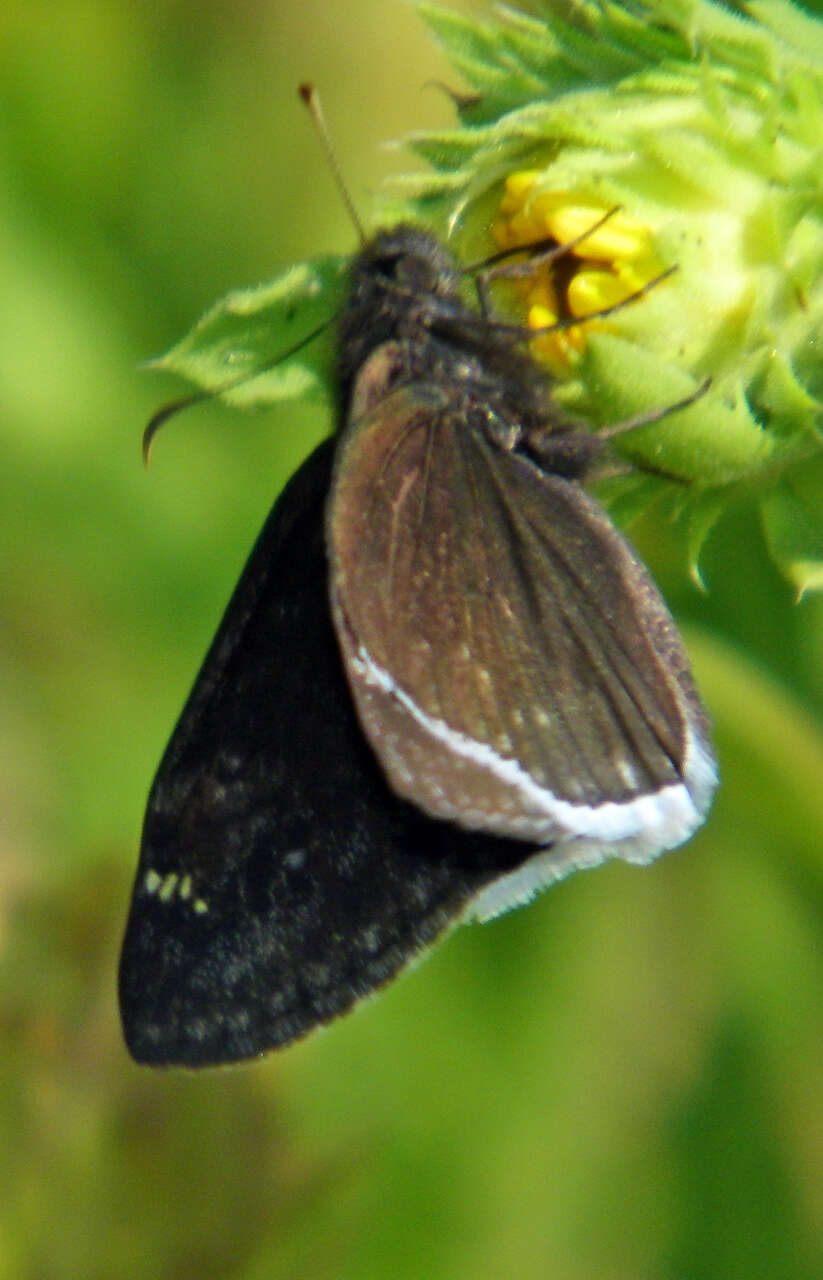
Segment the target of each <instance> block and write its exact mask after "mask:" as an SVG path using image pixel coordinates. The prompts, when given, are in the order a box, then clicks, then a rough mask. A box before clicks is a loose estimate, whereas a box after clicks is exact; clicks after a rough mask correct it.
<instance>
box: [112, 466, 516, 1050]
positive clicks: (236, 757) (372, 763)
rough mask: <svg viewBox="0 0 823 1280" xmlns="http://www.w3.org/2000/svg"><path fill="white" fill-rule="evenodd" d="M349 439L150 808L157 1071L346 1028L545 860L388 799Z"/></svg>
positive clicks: (126, 1004) (132, 946)
mask: <svg viewBox="0 0 823 1280" xmlns="http://www.w3.org/2000/svg"><path fill="white" fill-rule="evenodd" d="M333 451H334V444H333V442H331V441H328V442H326V443H325V444H323V445H321V446H320V447H319V448H318V449H317V450H316V452H315V453H314V454H313V455H312V457H311V458H309V460H308V461H307V462H306V463H304V465H303V466H302V467H301V469H300V470H299V471H298V473H297V474H296V475H295V476H294V478H293V479H292V481H291V482H290V484H289V485H288V486H287V488H286V489H285V491H284V493H283V494H282V496H281V497H280V499H279V500H278V502H277V503H276V505H275V507H274V509H273V511H272V513H271V515H270V517H269V519H268V521H267V523H266V525H265V526H264V528H263V531H262V533H261V535H260V538H259V540H258V542H257V545H256V547H255V549H254V551H253V553H252V555H251V557H250V559H249V562H248V564H247V566H246V568H245V571H244V573H243V576H242V578H241V580H240V583H239V585H238V587H237V590H236V591H235V594H234V596H233V598H232V600H231V602H230V604H229V607H228V609H227V611H226V614H225V617H224V619H223V621H222V623H221V626H220V629H219V631H218V633H217V636H216V638H215V640H214V643H213V645H212V647H211V650H210V652H209V654H208V655H207V658H206V661H205V663H204V665H203V668H202V670H201V672H200V675H199V676H198V679H197V681H196V683H195V686H194V690H193V692H192V694H191V696H190V698H189V701H188V704H187V705H186V707H185V710H184V711H183V714H182V716H181V719H180V722H179V724H178V725H177V728H176V729H175V732H174V734H173V736H172V739H171V742H170V743H169V746H168V749H167V751H166V754H165V756H164V758H163V760H162V763H161V765H160V768H159V771H158V774H157V777H156V779H155V782H154V786H153V788H152V792H151V796H150V798H149V803H148V810H147V813H146V820H145V827H144V832H143V842H142V849H141V854H140V862H139V866H138V870H137V879H136V883H135V888H134V895H133V899H132V905H131V913H130V916H129V921H128V926H127V929H126V936H125V940H124V943H123V952H122V959H121V964H120V1006H121V1012H122V1019H123V1026H124V1031H125V1036H126V1041H127V1043H128V1046H129V1049H130V1051H131V1053H132V1054H133V1056H134V1057H135V1058H136V1059H137V1060H138V1061H140V1062H147V1063H156V1064H164V1063H165V1064H171V1063H178V1064H186V1065H190V1066H198V1065H205V1064H208V1063H217V1062H228V1061H233V1060H237V1059H241V1058H246V1057H250V1056H252V1055H255V1054H258V1053H261V1052H263V1051H264V1050H266V1049H270V1048H273V1047H274V1046H278V1045H284V1044H287V1043H288V1042H289V1041H291V1040H293V1039H295V1038H296V1037H298V1036H301V1035H303V1034H304V1033H306V1032H307V1031H309V1030H311V1028H313V1027H315V1026H317V1025H318V1024H320V1023H323V1022H326V1021H328V1020H329V1019H330V1018H333V1017H335V1016H336V1015H338V1014H340V1013H343V1012H344V1011H345V1010H346V1009H348V1008H349V1007H350V1006H351V1005H352V1004H353V1003H354V1002H355V1001H357V1000H358V999H360V998H361V997H362V996H364V995H366V994H368V993H369V992H371V991H373V990H374V989H375V988H377V987H379V986H380V985H381V984H382V983H384V982H386V981H388V979H390V978H391V977H392V976H394V975H395V974H396V973H397V971H398V970H399V969H401V968H402V967H403V966H404V965H405V964H406V963H407V962H408V961H409V960H410V959H411V958H412V957H413V956H414V955H415V954H416V953H417V952H419V951H420V950H421V949H422V948H424V947H426V946H427V945H429V944H430V943H431V942H432V941H433V940H434V939H435V938H436V937H437V936H438V934H440V933H441V932H442V931H443V930H444V929H445V928H446V927H447V926H448V925H449V924H450V923H451V922H452V921H454V920H455V919H456V918H457V917H459V915H460V914H461V912H462V911H463V910H464V908H465V907H466V905H467V904H468V903H469V901H470V900H471V898H472V897H473V896H474V895H475V894H476V893H477V892H479V891H480V890H481V889H482V888H483V887H484V886H485V885H487V884H488V883H490V882H491V881H493V880H494V879H496V878H497V877H498V876H499V875H500V874H505V873H506V872H507V871H510V870H512V869H513V868H515V867H517V866H518V865H519V864H520V863H521V862H522V861H523V860H524V859H525V858H526V857H528V855H529V853H530V852H531V847H530V846H529V845H527V844H521V843H519V842H517V841H509V840H504V839H499V838H496V837H490V836H485V835H480V834H472V833H469V832H465V831H460V830H458V829H457V828H455V827H453V826H452V825H450V824H447V823H443V822H439V821H436V820H433V819H431V818H428V817H426V816H425V815H423V814H422V813H420V812H419V811H418V810H417V809H416V808H414V807H413V806H411V805H409V804H407V803H406V802H405V801H403V800H401V799H399V798H398V797H397V796H395V794H394V793H393V792H392V791H391V790H390V789H389V787H388V785H387V783H386V781H385V779H384V776H383V773H382V772H381V769H380V768H379V766H378V765H377V763H376V760H375V757H374V756H373V754H372V751H371V749H370V747H369V746H368V745H367V743H366V741H365V738H364V736H363V733H362V730H361V729H360V726H359V723H358V720H357V717H356V714H355V711H354V707H353V704H352V699H351V695H350V692H349V688H348V684H347V681H346V678H345V675H344V672H343V668H342V663H341V658H340V654H339V650H338V645H337V641H336V638H335V634H334V631H333V628H332V623H331V619H330V614H329V604H328V585H327V580H328V573H327V566H326V555H325V548H324V537H323V513H324V504H325V500H326V495H327V492H328V488H329V483H330V474H331V465H332V457H333Z"/></svg>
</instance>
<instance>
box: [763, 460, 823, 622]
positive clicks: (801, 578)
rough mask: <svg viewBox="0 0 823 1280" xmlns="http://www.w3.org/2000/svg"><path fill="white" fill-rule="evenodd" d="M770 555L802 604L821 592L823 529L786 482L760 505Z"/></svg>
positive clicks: (822, 583)
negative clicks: (809, 593) (812, 594)
mask: <svg viewBox="0 0 823 1280" xmlns="http://www.w3.org/2000/svg"><path fill="white" fill-rule="evenodd" d="M760 516H761V520H762V523H763V531H764V533H765V535H766V543H767V546H768V548H769V552H770V554H771V556H772V559H773V560H774V562H775V564H776V565H777V567H778V569H779V570H780V572H781V573H782V574H783V576H784V577H785V578H786V579H787V581H788V582H790V583H791V584H792V586H793V587H794V589H795V591H796V592H797V599H798V600H801V599H802V598H803V596H804V595H805V594H806V592H807V591H820V590H821V589H823V527H821V525H820V523H819V521H818V520H816V519H815V517H814V516H813V514H812V513H811V511H810V510H809V508H808V507H807V506H806V504H805V503H804V502H802V501H801V500H800V499H799V498H798V497H797V495H796V494H795V493H793V492H792V490H791V489H790V488H789V486H788V484H786V483H785V482H784V483H782V484H780V485H779V486H778V487H777V488H776V489H774V490H773V491H772V492H771V493H770V494H769V495H768V496H767V497H765V498H763V500H762V501H761V503H760Z"/></svg>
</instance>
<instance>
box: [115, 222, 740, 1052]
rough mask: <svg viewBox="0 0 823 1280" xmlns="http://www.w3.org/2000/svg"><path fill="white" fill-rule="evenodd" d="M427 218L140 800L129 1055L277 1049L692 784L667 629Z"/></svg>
mask: <svg viewBox="0 0 823 1280" xmlns="http://www.w3.org/2000/svg"><path fill="white" fill-rule="evenodd" d="M462 279H463V273H462V272H461V271H460V270H459V268H458V267H457V265H456V263H455V261H454V260H453V258H452V256H451V254H450V253H449V252H448V251H447V250H446V249H445V247H444V246H443V245H442V244H441V243H440V242H439V241H438V240H437V239H436V238H435V237H433V236H432V235H430V234H429V233H428V232H425V231H423V230H420V229H418V228H415V227H412V226H399V227H396V228H393V229H390V230H388V231H383V232H379V233H378V234H377V235H375V236H374V237H373V238H372V239H371V240H370V241H368V242H367V243H366V244H365V245H364V246H363V247H362V248H361V251H360V252H359V253H358V254H357V255H356V257H355V258H354V259H353V262H352V266H351V271H350V278H349V284H348V295H347V298H348V300H347V302H346V304H345V306H344V309H343V311H342V314H341V315H340V317H339V321H338V337H337V364H338V367H337V374H338V383H339V387H340V402H341V409H340V429H339V431H338V433H337V434H336V435H335V436H334V437H333V438H332V439H330V440H327V441H325V442H324V443H323V444H321V445H320V446H319V448H318V449H316V450H315V452H314V453H313V454H312V455H311V457H310V458H309V459H308V460H307V461H306V462H304V464H303V465H302V467H301V468H300V469H299V471H298V472H297V473H296V475H295V476H294V477H293V479H292V480H291V481H290V483H289V484H288V485H287V487H286V489H285V490H284V492H283V493H282V495H281V496H280V498H279V499H278V500H277V502H276V503H275V506H274V509H273V511H272V513H271V515H270V517H269V519H268V521H267V522H266V525H265V527H264V529H263V531H262V533H261V534H260V537H259V539H258V542H257V545H256V547H255V549H254V550H253V552H252V555H251V558H250V559H249V561H248V564H247V565H246V568H245V570H244V572H243V575H242V577H241V579H240V582H239V584H238V586H237V589H236V591H235V593H234V595H233V597H232V599H231V602H230V603H229V606H228V608H227V610H226V613H225V616H224V618H223V621H222V623H221V625H220V628H219V630H218V632H217V635H216V637H215V640H214V642H213V644H212V646H211V649H210V650H209V653H208V655H207V657H206V659H205V662H204V665H203V667H202V669H201V671H200V674H199V676H198V677H197V680H196V682H195V685H194V688H193V691H192V693H191V695H190V697H189V700H188V703H187V704H186V706H185V709H184V711H183V713H182V716H181V718H180V721H179V723H178V725H177V727H176V729H175V730H174V733H173V735H172V738H171V741H170V743H169V746H168V748H167V750H166V753H165V755H164V757H163V759H162V762H161V764H160V767H159V770H158V773H157V776H156V778H155V781H154V785H153V788H152V791H151V794H150V797H149V802H148V808H147V813H146V819H145V826H144V831H143V839H142V847H141V853H140V861H139V865H138V869H137V877H136V882H135V887H134V893H133V898H132V903H131V911H130V915H129V920H128V925H127V929H126V935H125V940H124V943H123V951H122V958H121V965H120V1006H121V1011H122V1020H123V1026H124V1032H125V1038H126V1042H127V1045H128V1047H129V1050H130V1052H131V1053H132V1055H133V1056H134V1057H135V1059H137V1060H138V1061H139V1062H145V1063H153V1064H184V1065H188V1066H200V1065H206V1064H211V1063H221V1062H229V1061H236V1060H239V1059H244V1058H248V1057H252V1056H255V1055H257V1054H260V1053H263V1052H265V1051H266V1050H269V1049H272V1048H275V1047H278V1046H283V1045H286V1044H289V1043H290V1042H291V1041H293V1040H295V1039H296V1038H298V1037H300V1036H302V1035H304V1034H305V1033H307V1032H308V1031H310V1030H311V1029H312V1028H314V1027H316V1026H318V1025H320V1024H323V1023H326V1022H328V1021H329V1020H330V1019H332V1018H334V1017H336V1016H337V1015H339V1014H342V1013H344V1012H345V1011H346V1010H348V1009H349V1008H350V1007H351V1006H352V1005H354V1004H355V1003H356V1002H357V1001H358V1000H360V999H361V998H362V997H363V996H365V995H367V994H369V993H371V992H373V991H374V990H376V989H377V988H379V987H380V986H382V985H383V984H384V983H386V982H387V981H388V980H389V979H391V978H393V977H394V976H395V975H396V974H397V973H398V972H399V971H400V970H401V969H402V968H403V967H404V966H405V965H407V964H408V963H409V961H410V960H411V959H413V958H414V957H415V956H417V955H418V954H419V953H420V952H421V951H422V950H424V949H425V948H427V947H428V946H430V945H431V944H432V943H433V942H434V941H435V939H436V938H437V937H438V936H439V935H441V934H442V933H443V932H444V931H446V930H447V929H448V928H450V927H451V926H452V925H454V924H456V923H457V922H459V921H462V920H466V919H472V918H475V919H488V918H490V917H492V916H494V915H496V914H498V913H500V912H501V911H505V910H507V909H508V908H510V907H512V906H515V905H518V904H520V903H523V902H526V901H528V900H529V899H530V898H531V897H532V896H533V895H534V894H535V892H537V891H538V889H540V888H541V887H543V886H545V885H547V884H550V883H551V882H553V881H555V880H558V879H560V878H561V877H562V876H564V875H566V874H567V873H569V872H570V871H572V870H574V869H576V868H582V867H590V866H594V865H597V864H598V863H601V862H603V861H604V860H605V859H607V858H612V857H619V858H623V859H625V860H627V861H629V862H636V863H647V862H649V861H651V860H652V859H653V858H654V857H655V856H656V855H657V854H658V853H660V852H662V851H664V850H666V849H670V848H673V847H675V846H676V845H679V844H681V843H682V842H683V841H685V840H686V839H688V838H689V836H690V835H691V834H692V833H693V832H694V831H695V830H696V829H697V827H698V826H699V825H700V824H701V822H702V821H703V820H704V818H705V816H706V813H707V811H708V808H709V805H710V803H711V798H712V794H713V792H714V789H715V786H716V781H717V777H716V769H715V764H714V760H713V756H712V751H711V746H710V743H709V726H708V719H707V716H706V713H705V711H704V709H703V706H702V704H701V701H700V699H699V696H698V694H697V692H696V689H695V686H694V682H693V679H692V676H691V673H690V669H689V663H688V660H687V657H686V654H685V651H684V649H683V645H682V642H681V640H680V638H679V635H678V632H677V630H676V627H675V625H674V623H673V621H672V619H671V617H670V615H669V613H668V611H667V609H666V606H665V604H664V603H663V600H662V598H661V597H660V594H659V593H658V591H657V588H656V587H655V586H654V584H653V583H652V581H651V579H650V577H649V575H648V574H647V572H646V570H645V569H644V567H643V566H642V564H641V563H640V561H639V560H638V558H637V556H636V554H635V552H634V551H633V550H632V548H631V547H630V545H629V543H628V542H627V541H626V539H625V538H624V537H623V535H622V534H621V533H619V532H618V531H617V529H616V528H615V527H614V525H613V524H612V523H611V521H610V520H609V518H608V516H607V515H606V513H605V512H604V511H603V510H602V508H601V507H600V506H598V504H597V503H596V502H595V501H594V500H593V499H592V498H590V497H589V496H588V495H587V494H586V492H585V490H584V489H583V487H582V486H581V483H580V482H581V480H582V479H584V478H585V476H586V475H587V473H589V472H590V470H591V468H592V467H593V466H594V465H596V463H597V461H598V459H600V458H601V456H602V454H603V450H604V448H605V444H604V441H603V440H602V439H600V438H598V437H597V436H596V435H593V434H591V433H589V432H587V431H584V430H582V429H581V428H580V427H579V426H577V425H575V424H573V423H571V422H569V421H568V420H567V419H566V418H565V417H564V416H563V414H562V413H561V412H560V410H559V409H558V407H557V405H556V403H555V402H554V400H553V399H552V395H551V385H550V381H549V379H548V378H547V375H546V374H545V372H544V370H543V369H542V367H541V366H540V365H539V364H538V362H537V361H536V360H535V359H534V358H533V356H532V355H531V354H530V353H529V350H528V348H527V346H526V345H525V343H524V340H523V334H522V331H520V330H519V329H517V328H516V327H514V326H508V325H505V324H502V323H496V322H494V321H493V320H491V319H490V317H489V316H488V314H486V312H485V311H484V310H483V309H482V308H479V309H476V308H474V307H472V306H470V305H468V304H467V303H466V301H465V300H464V297H463V293H462Z"/></svg>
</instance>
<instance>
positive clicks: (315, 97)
mask: <svg viewBox="0 0 823 1280" xmlns="http://www.w3.org/2000/svg"><path fill="white" fill-rule="evenodd" d="M297 92H298V93H299V94H300V97H301V98H302V99H303V102H304V103H305V104H306V106H307V107H308V110H309V115H310V116H311V118H312V120H313V121H314V127H315V129H316V130H317V133H318V136H319V138H320V142H321V144H322V146H323V150H324V151H325V153H326V159H327V160H328V162H329V168H330V169H331V171H332V177H333V178H334V181H335V184H336V186H337V190H338V191H339V192H340V196H341V198H342V200H343V204H344V205H345V206H346V212H347V213H348V215H349V217H350V218H351V220H352V223H353V224H354V229H355V231H356V232H357V234H358V236H359V237H360V243H361V244H365V243H366V232H365V230H364V229H363V223H362V222H361V221H360V218H359V217H358V214H357V210H356V209H355V207H354V201H353V200H352V198H351V196H350V194H349V189H348V187H347V186H346V182H345V179H344V178H343V170H342V169H341V168H340V162H339V160H338V159H337V153H336V152H335V150H334V147H333V146H332V141H331V137H330V135H329V130H328V126H327V125H326V118H325V116H324V115H323V108H322V106H321V104H320V95H319V93H318V92H317V90H316V89H315V87H314V85H313V84H301V85H300V87H299V88H298V90H297Z"/></svg>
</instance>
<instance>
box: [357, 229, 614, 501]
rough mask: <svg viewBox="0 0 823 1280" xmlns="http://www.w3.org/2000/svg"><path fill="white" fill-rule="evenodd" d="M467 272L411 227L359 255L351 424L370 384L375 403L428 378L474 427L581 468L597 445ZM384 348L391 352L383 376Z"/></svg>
mask: <svg viewBox="0 0 823 1280" xmlns="http://www.w3.org/2000/svg"><path fill="white" fill-rule="evenodd" d="M462 279H463V276H462V273H461V272H460V271H459V269H458V268H457V266H456V264H455V262H454V259H453V258H452V256H451V255H450V254H449V253H448V252H447V251H446V250H445V249H444V248H443V246H442V245H441V244H439V243H438V241H437V240H435V239H434V237H432V236H431V235H429V234H427V233H426V232H423V231H420V230H419V229H417V228H415V227H412V226H399V227H396V228H394V229H393V230H391V231H384V232H380V233H378V235H376V236H375V237H374V239H373V240H371V241H370V242H369V244H368V245H367V246H366V247H365V248H364V249H363V250H362V251H361V253H360V254H358V256H357V257H356V258H355V259H354V261H353V263H352V268H351V275H350V294H349V301H348V303H347V305H346V307H345V309H344V311H343V313H342V315H341V318H340V325H339V331H338V376H339V385H340V391H341V397H342V409H343V413H342V418H343V421H346V420H349V419H350V418H351V416H352V415H353V414H354V416H359V414H358V412H357V406H358V401H360V405H359V408H360V409H361V410H362V407H363V405H362V402H363V400H364V395H363V390H364V386H366V387H367V393H366V397H365V399H366V402H367V404H368V407H369V408H372V407H373V406H374V403H375V402H376V401H377V400H378V399H380V398H382V397H384V396H387V395H389V394H390V393H391V392H392V391H394V390H395V389H397V388H399V387H402V386H406V385H414V386H416V387H418V388H419V387H421V386H424V385H425V386H426V387H427V389H428V391H429V394H430V395H432V396H436V395H437V393H438V391H439V392H441V393H442V395H443V396H444V397H446V398H447V399H448V404H449V412H450V414H451V415H452V417H453V418H454V417H459V418H460V419H461V420H462V422H463V423H464V424H465V426H466V428H467V429H470V430H477V431H480V432H481V433H482V434H484V435H486V436H487V437H488V438H489V439H491V440H492V441H493V442H494V443H495V444H496V445H498V446H499V447H501V448H503V449H505V450H507V451H512V450H521V451H524V452H526V453H529V454H531V455H532V456H533V457H535V459H536V460H538V461H539V462H540V464H541V465H543V466H545V467H546V469H548V470H551V471H556V472H558V473H560V474H563V475H567V476H570V477H577V476H580V475H582V474H583V473H584V472H585V471H586V469H587V468H588V466H589V464H590V462H591V460H592V459H593V457H595V456H597V455H598V454H599V453H600V446H599V444H598V442H597V441H596V439H595V438H594V437H592V436H589V435H588V434H586V433H584V432H581V431H580V430H579V429H578V428H577V427H576V425H575V424H572V423H570V422H569V421H568V420H567V419H566V418H565V417H564V416H563V414H562V413H561V411H560V410H559V408H558V406H557V404H556V403H555V401H554V400H553V399H552V395H551V381H550V378H549V376H548V374H547V373H546V371H545V370H544V369H543V368H542V366H541V365H540V364H539V363H538V362H537V361H536V360H535V359H534V358H533V357H532V356H531V355H530V354H529V352H528V350H527V349H526V347H525V345H524V337H525V335H521V334H520V333H519V332H518V331H512V330H511V329H510V328H507V327H504V326H500V325H497V324H496V323H495V322H494V320H493V319H492V318H490V317H487V316H484V315H482V314H481V313H480V311H478V310H477V309H475V308H473V307H470V306H469V305H468V304H467V303H466V301H465V299H464V297H463V291H462ZM378 352H381V353H383V355H384V357H385V358H383V359H381V360H380V369H379V375H375V362H374V361H373V360H370V358H371V357H373V356H374V355H375V353H378ZM353 403H354V405H355V408H353Z"/></svg>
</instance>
